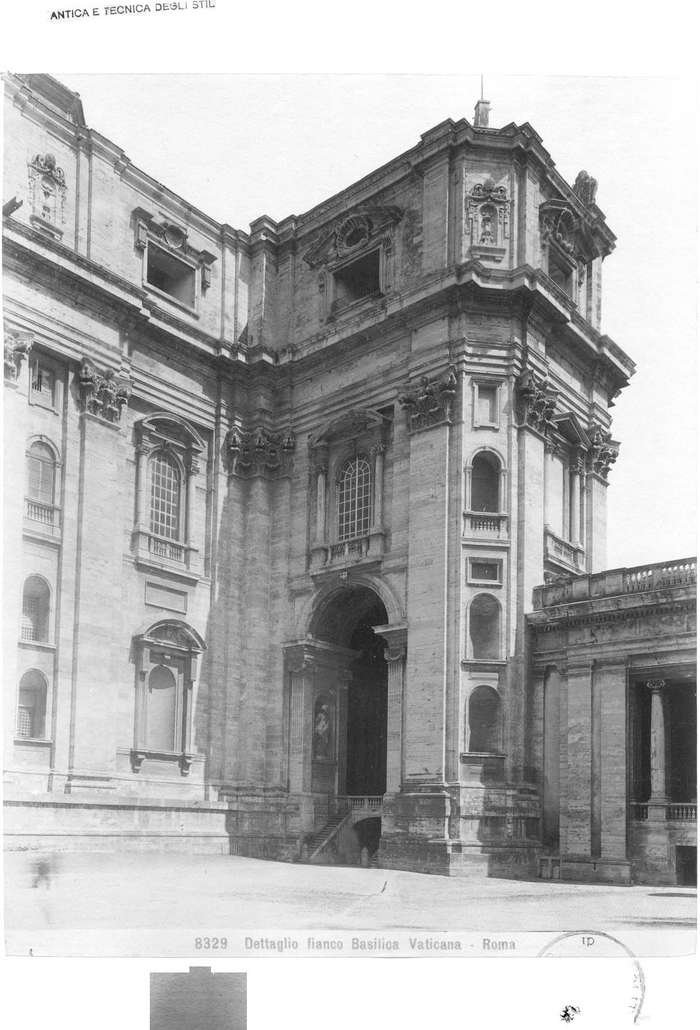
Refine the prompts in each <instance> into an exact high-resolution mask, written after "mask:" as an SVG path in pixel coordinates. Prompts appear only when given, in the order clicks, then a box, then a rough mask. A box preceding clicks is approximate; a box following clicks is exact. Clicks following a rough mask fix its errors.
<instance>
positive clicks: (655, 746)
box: [647, 680, 668, 819]
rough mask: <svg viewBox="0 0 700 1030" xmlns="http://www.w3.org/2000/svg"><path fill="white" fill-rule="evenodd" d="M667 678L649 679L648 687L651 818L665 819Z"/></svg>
mask: <svg viewBox="0 0 700 1030" xmlns="http://www.w3.org/2000/svg"><path fill="white" fill-rule="evenodd" d="M665 686H666V681H665V680H649V681H648V682H647V687H648V688H649V690H650V691H651V734H650V752H651V753H650V759H651V797H650V798H649V818H650V819H665V818H666V804H667V802H668V796H667V794H666V695H665V692H664V687H665Z"/></svg>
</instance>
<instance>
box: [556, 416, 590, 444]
mask: <svg viewBox="0 0 700 1030" xmlns="http://www.w3.org/2000/svg"><path fill="white" fill-rule="evenodd" d="M552 421H553V422H554V423H555V424H556V427H557V429H558V430H559V432H560V433H561V435H562V436H563V437H564V438H565V439H566V440H568V441H569V442H570V443H574V444H579V445H580V446H581V447H583V448H584V450H588V448H589V447H590V446H591V438H590V436H589V435H588V433H587V432H586V430H585V429H584V428H583V426H582V424H581V422H580V421H579V419H578V417H577V416H576V415H575V414H574V413H573V411H564V412H562V413H561V414H558V415H554V416H553V419H552Z"/></svg>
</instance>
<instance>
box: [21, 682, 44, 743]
mask: <svg viewBox="0 0 700 1030" xmlns="http://www.w3.org/2000/svg"><path fill="white" fill-rule="evenodd" d="M47 698H48V680H47V679H46V676H45V675H44V674H43V672H40V671H39V670H38V669H27V671H26V672H24V673H23V674H22V678H21V679H20V681H19V689H18V692H17V719H16V726H15V735H16V737H17V739H18V740H32V739H34V740H37V739H39V740H40V739H43V738H44V737H45V734H46V706H47Z"/></svg>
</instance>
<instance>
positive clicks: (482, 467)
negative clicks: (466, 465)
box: [469, 451, 501, 512]
mask: <svg viewBox="0 0 700 1030" xmlns="http://www.w3.org/2000/svg"><path fill="white" fill-rule="evenodd" d="M500 487H501V463H500V461H499V460H498V458H497V457H496V455H495V454H491V453H490V452H488V451H482V452H481V453H480V454H477V455H476V457H475V458H474V460H473V462H472V469H471V497H470V499H469V500H470V511H489V512H499V511H500V510H501V503H500V500H501V489H500Z"/></svg>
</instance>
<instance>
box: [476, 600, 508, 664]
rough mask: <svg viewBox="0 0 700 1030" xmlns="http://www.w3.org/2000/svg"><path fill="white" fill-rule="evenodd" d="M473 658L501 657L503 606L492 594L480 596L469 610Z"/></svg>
mask: <svg viewBox="0 0 700 1030" xmlns="http://www.w3.org/2000/svg"><path fill="white" fill-rule="evenodd" d="M469 637H470V639H471V645H472V658H481V659H498V658H500V657H501V606H500V604H499V603H498V601H497V600H496V598H495V597H492V596H491V594H478V595H477V597H475V598H474V600H473V601H472V604H471V608H470V609H469Z"/></svg>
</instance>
